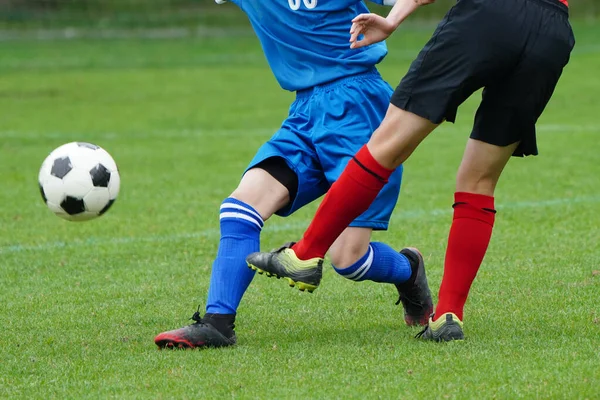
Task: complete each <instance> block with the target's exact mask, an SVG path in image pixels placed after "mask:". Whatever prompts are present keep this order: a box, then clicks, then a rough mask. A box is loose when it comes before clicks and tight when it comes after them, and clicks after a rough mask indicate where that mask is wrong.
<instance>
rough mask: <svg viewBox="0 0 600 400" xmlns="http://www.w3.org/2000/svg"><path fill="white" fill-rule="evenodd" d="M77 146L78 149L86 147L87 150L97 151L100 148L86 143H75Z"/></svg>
mask: <svg viewBox="0 0 600 400" xmlns="http://www.w3.org/2000/svg"><path fill="white" fill-rule="evenodd" d="M77 146H79V147H87V148H88V149H92V150H98V149H99V148H100V146H96V145H95V144H91V143H87V142H77Z"/></svg>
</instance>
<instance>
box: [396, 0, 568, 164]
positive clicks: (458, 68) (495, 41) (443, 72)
mask: <svg viewBox="0 0 600 400" xmlns="http://www.w3.org/2000/svg"><path fill="white" fill-rule="evenodd" d="M574 45H575V39H574V37H573V31H572V30H571V25H570V24H569V18H568V8H567V7H566V6H564V5H563V4H562V3H559V2H558V0H458V2H457V3H456V5H455V6H454V7H452V8H451V9H450V11H448V13H447V14H446V16H445V17H444V19H443V20H442V21H441V22H440V24H439V25H438V27H437V29H436V30H435V32H434V34H433V36H432V37H431V39H430V40H429V42H428V43H427V44H426V45H425V47H424V48H423V50H421V52H420V53H419V55H418V56H417V58H416V60H415V61H413V63H412V65H411V66H410V69H409V71H408V73H407V74H406V76H405V77H404V78H403V79H402V82H400V85H398V87H397V88H396V91H395V92H394V94H393V96H392V99H391V103H392V104H393V105H395V106H396V107H399V108H401V109H403V110H406V111H409V112H412V113H414V114H417V115H419V116H421V117H423V118H426V119H428V120H430V121H431V122H433V123H441V122H442V121H444V120H447V121H450V122H454V120H455V118H456V112H457V109H458V106H459V105H460V104H462V103H463V102H464V101H465V100H466V99H467V98H468V97H469V96H471V94H473V92H475V91H476V90H479V89H481V88H484V90H483V98H482V101H481V105H480V106H479V109H478V110H477V114H476V116H475V123H474V126H473V131H472V133H471V138H473V139H477V140H481V141H483V142H486V143H490V144H494V145H497V146H508V145H510V144H512V143H516V142H520V145H519V146H518V148H517V150H516V151H515V153H514V155H515V156H525V155H530V154H533V155H536V154H537V145H536V138H535V123H536V121H537V119H538V118H539V116H540V115H541V114H542V111H543V110H544V108H545V107H546V104H547V103H548V101H549V100H550V97H551V96H552V92H553V91H554V88H555V86H556V84H557V82H558V79H559V78H560V75H561V73H562V70H563V68H564V66H565V65H566V64H567V62H568V61H569V56H570V54H571V50H572V49H573V46H574Z"/></svg>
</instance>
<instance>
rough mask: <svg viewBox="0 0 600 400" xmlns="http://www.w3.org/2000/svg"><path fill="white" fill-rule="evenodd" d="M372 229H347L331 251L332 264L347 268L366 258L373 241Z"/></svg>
mask: <svg viewBox="0 0 600 400" xmlns="http://www.w3.org/2000/svg"><path fill="white" fill-rule="evenodd" d="M372 231H373V230H372V229H371V228H352V227H350V228H346V229H345V230H344V232H342V234H341V235H340V236H338V238H337V239H336V241H335V242H334V243H333V245H332V246H331V248H330V249H329V256H330V258H331V263H332V264H333V265H335V266H336V267H337V268H347V267H349V266H351V265H352V264H354V263H355V262H356V261H358V260H359V259H360V258H361V257H362V256H364V255H365V254H366V252H367V250H368V249H369V243H370V241H371V233H372Z"/></svg>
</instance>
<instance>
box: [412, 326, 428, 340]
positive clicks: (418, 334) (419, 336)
mask: <svg viewBox="0 0 600 400" xmlns="http://www.w3.org/2000/svg"><path fill="white" fill-rule="evenodd" d="M427 329H429V325H425V328H423V330H422V331H421V332H419V333H417V334H416V335H415V339H420V338H421V336H423V335H424V334H425V332H426V331H427Z"/></svg>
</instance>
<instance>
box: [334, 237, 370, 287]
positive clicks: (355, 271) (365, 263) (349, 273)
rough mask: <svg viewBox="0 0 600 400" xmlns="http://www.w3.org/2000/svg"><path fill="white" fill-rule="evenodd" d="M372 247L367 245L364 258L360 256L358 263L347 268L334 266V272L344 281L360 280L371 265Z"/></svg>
mask: <svg viewBox="0 0 600 400" xmlns="http://www.w3.org/2000/svg"><path fill="white" fill-rule="evenodd" d="M373 253H374V251H373V247H372V246H371V245H369V248H368V250H367V252H366V253H365V255H364V256H362V257H361V258H360V259H359V260H358V261H356V262H355V263H354V264H352V265H351V266H349V267H348V268H336V267H335V265H334V266H333V269H334V270H335V272H337V273H338V274H340V275H341V276H343V277H344V278H346V279H352V280H354V281H358V280H360V279H361V278H362V277H363V276H364V275H365V274H366V273H367V271H368V270H369V268H371V265H372V264H373Z"/></svg>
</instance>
